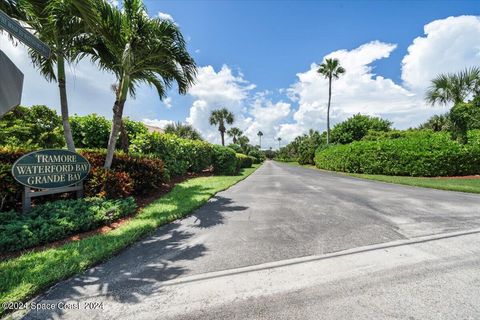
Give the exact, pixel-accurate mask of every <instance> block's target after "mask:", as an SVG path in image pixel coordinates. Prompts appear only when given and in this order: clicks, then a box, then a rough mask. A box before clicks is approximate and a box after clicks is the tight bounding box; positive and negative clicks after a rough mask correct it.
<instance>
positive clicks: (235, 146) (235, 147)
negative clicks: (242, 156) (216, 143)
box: [228, 143, 243, 153]
mask: <svg viewBox="0 0 480 320" xmlns="http://www.w3.org/2000/svg"><path fill="white" fill-rule="evenodd" d="M228 147H229V148H230V149H232V150H233V151H235V152H236V153H242V152H243V150H242V147H241V146H240V145H239V144H235V143H231V144H229V145H228Z"/></svg>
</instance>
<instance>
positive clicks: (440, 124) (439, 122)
mask: <svg viewBox="0 0 480 320" xmlns="http://www.w3.org/2000/svg"><path fill="white" fill-rule="evenodd" d="M451 127H452V123H451V122H450V113H449V112H447V113H445V114H440V115H433V116H432V117H430V118H429V119H428V120H427V121H425V122H424V123H422V124H421V125H420V126H418V129H420V130H423V129H429V130H432V131H435V132H438V131H450V130H451Z"/></svg>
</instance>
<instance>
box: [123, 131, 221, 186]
mask: <svg viewBox="0 0 480 320" xmlns="http://www.w3.org/2000/svg"><path fill="white" fill-rule="evenodd" d="M130 147H131V149H132V151H134V152H139V153H143V154H151V155H154V156H156V157H159V158H160V159H162V160H163V161H164V162H165V176H166V177H167V178H169V177H171V176H181V175H184V174H186V173H187V172H188V171H189V170H191V171H193V172H200V171H201V170H203V169H205V168H206V167H208V166H209V165H210V164H211V154H212V146H211V145H210V144H209V143H207V142H204V141H200V140H189V139H182V138H179V137H177V136H176V135H174V134H162V133H158V132H153V133H147V134H140V135H139V136H137V137H136V138H135V139H133V141H132V144H131V146H130Z"/></svg>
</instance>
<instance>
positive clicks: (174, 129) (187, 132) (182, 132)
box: [164, 121, 203, 140]
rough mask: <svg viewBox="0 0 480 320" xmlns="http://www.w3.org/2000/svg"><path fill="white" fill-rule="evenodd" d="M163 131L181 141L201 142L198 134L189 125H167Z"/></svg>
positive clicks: (177, 123) (178, 123) (179, 123)
mask: <svg viewBox="0 0 480 320" xmlns="http://www.w3.org/2000/svg"><path fill="white" fill-rule="evenodd" d="M164 131H165V133H172V134H175V135H177V136H178V137H180V138H183V139H191V140H203V139H202V136H201V135H200V133H199V132H198V131H197V130H196V129H195V128H194V127H193V126H192V125H191V124H188V123H182V122H180V121H178V122H176V123H169V124H167V125H166V126H165V128H164Z"/></svg>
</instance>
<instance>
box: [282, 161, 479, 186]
mask: <svg viewBox="0 0 480 320" xmlns="http://www.w3.org/2000/svg"><path fill="white" fill-rule="evenodd" d="M282 163H285V164H288V165H293V166H298V167H305V168H311V169H317V168H316V167H315V166H313V165H301V164H299V163H298V162H282ZM317 170H319V169H317ZM335 173H338V174H343V175H348V176H351V177H356V178H362V179H369V180H376V181H382V182H389V183H397V184H405V185H409V186H416V187H424V188H434V189H441V190H450V191H462V192H471V193H480V179H475V178H473V179H469V178H466V179H463V178H462V179H459V178H448V177H445V178H423V177H400V176H384V175H376V174H359V173H344V172H335Z"/></svg>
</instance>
